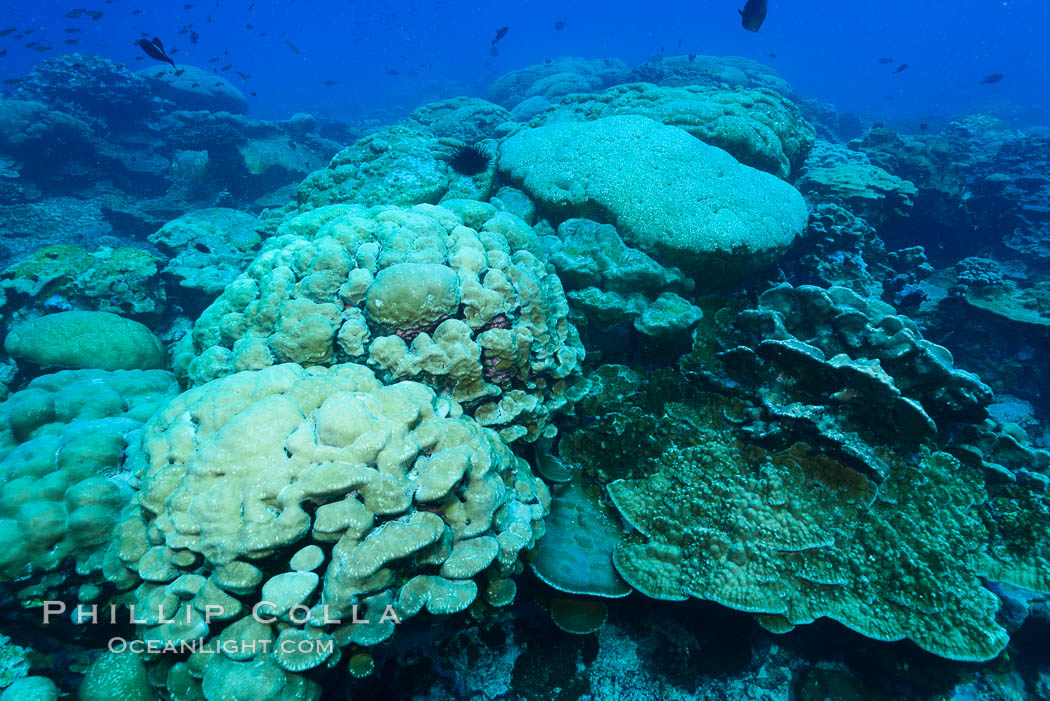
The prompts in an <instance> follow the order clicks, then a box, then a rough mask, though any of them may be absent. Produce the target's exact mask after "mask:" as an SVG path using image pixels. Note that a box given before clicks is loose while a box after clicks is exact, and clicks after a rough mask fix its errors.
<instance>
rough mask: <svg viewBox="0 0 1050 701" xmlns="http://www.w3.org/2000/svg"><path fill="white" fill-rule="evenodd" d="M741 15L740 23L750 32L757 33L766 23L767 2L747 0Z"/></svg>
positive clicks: (740, 11) (764, 0)
mask: <svg viewBox="0 0 1050 701" xmlns="http://www.w3.org/2000/svg"><path fill="white" fill-rule="evenodd" d="M737 12H739V13H740V22H741V24H743V25H744V29H746V30H747V31H749V32H757V31H758V29H759V27H761V26H762V23H763V22H765V21H766V0H747V2H746V3H744V9H743V10H737Z"/></svg>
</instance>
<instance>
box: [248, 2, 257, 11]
mask: <svg viewBox="0 0 1050 701" xmlns="http://www.w3.org/2000/svg"><path fill="white" fill-rule="evenodd" d="M254 9H255V3H254V2H253V3H249V5H248V12H251V11H252V10H254Z"/></svg>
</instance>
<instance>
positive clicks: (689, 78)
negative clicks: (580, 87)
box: [620, 54, 792, 97]
mask: <svg viewBox="0 0 1050 701" xmlns="http://www.w3.org/2000/svg"><path fill="white" fill-rule="evenodd" d="M620 82H627V83H639V82H644V83H655V84H656V85H661V86H669V87H677V86H683V85H702V86H712V85H713V86H716V87H718V86H722V85H728V86H730V87H733V88H735V87H744V88H767V89H769V90H773V91H774V92H778V93H780V94H781V95H784V96H789V97H790V96H791V95H792V91H791V87H790V86H789V85H788V84H787V82H785V81H784V79H783V78H781V77H780V75H778V74H777V72H776V71H775V70H773V69H772V68H770V67H769V66H765V65H763V64H761V63H759V62H758V61H754V60H752V59H750V58H743V57H741V56H698V55H695V54H691V55H687V56H659V55H658V56H656V57H654V58H652V59H650V60H648V61H646V62H645V63H643V64H641V65H639V66H637V67H635V68H634V69H632V70H631V72H630V73H628V74H627V78H626V79H625V80H623V81H620Z"/></svg>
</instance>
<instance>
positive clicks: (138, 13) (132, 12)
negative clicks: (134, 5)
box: [131, 10, 142, 15]
mask: <svg viewBox="0 0 1050 701" xmlns="http://www.w3.org/2000/svg"><path fill="white" fill-rule="evenodd" d="M131 14H133V15H141V14H142V10H132V11H131Z"/></svg>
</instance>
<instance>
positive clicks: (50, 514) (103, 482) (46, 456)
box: [0, 370, 178, 580]
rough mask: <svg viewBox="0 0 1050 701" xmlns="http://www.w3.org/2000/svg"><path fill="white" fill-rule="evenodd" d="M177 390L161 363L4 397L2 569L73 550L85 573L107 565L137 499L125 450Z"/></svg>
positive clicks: (13, 573) (67, 376) (43, 562)
mask: <svg viewBox="0 0 1050 701" xmlns="http://www.w3.org/2000/svg"><path fill="white" fill-rule="evenodd" d="M177 392H178V385H177V383H176V382H175V378H174V376H172V374H171V373H169V372H165V371H162V370H145V371H143V370H131V371H127V370H118V371H115V372H106V371H102V370H66V371H63V372H58V373H55V374H52V375H45V376H43V377H40V378H37V379H35V380H33V381H32V382H30V383H29V384H28V385H27V386H26V387H25V389H22V390H19V391H17V392H15V393H13V394H12V395H10V396H9V397H7V399H6V400H4V401H3V402H2V403H0V456H2V458H0V477H2V482H3V487H2V488H0V545H2V547H0V576H2V577H3V578H5V579H14V580H18V579H22V578H25V577H27V576H30V575H34V576H39V575H40V574H42V573H45V572H48V571H50V570H53V569H55V568H58V567H60V566H61V565H63V564H64V561H65V560H66V559H67V558H71V559H73V560H74V561H75V563H76V570H77V572H78V573H80V574H86V573H89V572H93V571H98V570H100V569H101V566H102V560H101V556H102V553H103V552H104V551H105V550H106V547H107V546H108V542H109V535H110V532H111V530H112V529H113V526H114V525H115V524H116V522H117V514H118V513H119V512H120V510H121V509H122V508H123V506H124V505H125V504H126V503H127V502H128V500H129V499H130V498H131V493H132V490H131V488H130V487H129V486H128V484H127V480H126V475H125V469H124V461H125V457H126V452H127V451H129V450H130V449H131V447H132V446H133V445H137V443H138V440H139V434H140V433H141V430H142V426H143V423H144V422H145V421H146V420H147V419H148V418H149V417H150V416H151V415H152V414H153V412H154V411H155V410H156V409H157V408H158V407H159V405H160V404H161V403H162V402H164V401H165V400H167V399H169V398H171V397H172V396H174V395H175V394H176V393H177Z"/></svg>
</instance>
